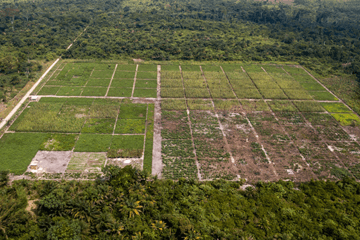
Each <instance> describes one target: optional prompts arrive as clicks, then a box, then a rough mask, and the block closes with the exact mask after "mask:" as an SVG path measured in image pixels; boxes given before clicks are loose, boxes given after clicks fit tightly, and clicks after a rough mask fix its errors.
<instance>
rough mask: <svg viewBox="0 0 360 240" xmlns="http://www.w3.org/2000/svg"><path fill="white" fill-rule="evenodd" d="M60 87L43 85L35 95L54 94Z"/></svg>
mask: <svg viewBox="0 0 360 240" xmlns="http://www.w3.org/2000/svg"><path fill="white" fill-rule="evenodd" d="M59 89H60V87H46V86H45V87H43V88H42V89H41V90H40V91H39V92H38V94H37V95H56V93H57V92H58V91H59Z"/></svg>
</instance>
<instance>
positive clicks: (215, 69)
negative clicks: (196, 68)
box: [201, 65, 221, 72]
mask: <svg viewBox="0 0 360 240" xmlns="http://www.w3.org/2000/svg"><path fill="white" fill-rule="evenodd" d="M201 68H202V70H203V71H204V72H219V71H221V68H220V66H211V65H205V66H201Z"/></svg>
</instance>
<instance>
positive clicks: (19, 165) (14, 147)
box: [0, 133, 47, 175]
mask: <svg viewBox="0 0 360 240" xmlns="http://www.w3.org/2000/svg"><path fill="white" fill-rule="evenodd" d="M46 137H47V134H45V133H5V134H4V136H3V137H2V138H1V139H0V153H1V154H0V171H10V172H11V173H14V174H16V175H20V174H23V173H24V172H25V171H26V169H27V167H28V165H29V164H30V162H31V160H32V159H33V158H34V157H35V155H36V153H37V151H38V150H39V147H40V145H41V144H42V143H43V142H44V140H45V139H46Z"/></svg>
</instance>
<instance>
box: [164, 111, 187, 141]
mask: <svg viewBox="0 0 360 240" xmlns="http://www.w3.org/2000/svg"><path fill="white" fill-rule="evenodd" d="M161 123H162V130H161V136H162V138H163V139H191V136H190V127H189V122H188V118H187V113H186V111H162V116H161Z"/></svg>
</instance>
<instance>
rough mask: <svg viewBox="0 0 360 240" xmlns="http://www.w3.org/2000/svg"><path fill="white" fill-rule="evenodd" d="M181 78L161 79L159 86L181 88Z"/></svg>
mask: <svg viewBox="0 0 360 240" xmlns="http://www.w3.org/2000/svg"><path fill="white" fill-rule="evenodd" d="M182 87H183V82H182V80H181V79H161V88H182Z"/></svg>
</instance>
